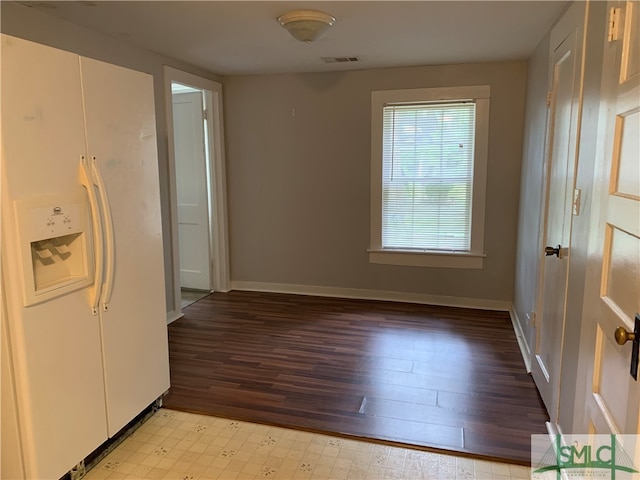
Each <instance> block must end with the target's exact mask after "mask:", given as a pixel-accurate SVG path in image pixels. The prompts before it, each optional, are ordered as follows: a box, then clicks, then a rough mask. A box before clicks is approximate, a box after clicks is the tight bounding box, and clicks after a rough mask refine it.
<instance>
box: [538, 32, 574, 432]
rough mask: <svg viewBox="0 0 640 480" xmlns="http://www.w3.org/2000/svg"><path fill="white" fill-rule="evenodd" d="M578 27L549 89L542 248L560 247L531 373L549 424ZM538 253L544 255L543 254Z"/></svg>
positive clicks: (549, 272)
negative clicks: (547, 147) (544, 229)
mask: <svg viewBox="0 0 640 480" xmlns="http://www.w3.org/2000/svg"><path fill="white" fill-rule="evenodd" d="M581 41H582V40H581V36H580V29H573V30H572V31H571V33H570V34H569V35H568V36H566V37H565V38H564V40H563V41H562V42H561V43H560V45H558V46H557V48H556V49H555V50H554V51H553V54H552V61H553V63H552V67H553V68H552V72H553V84H552V85H553V88H552V98H551V105H550V108H551V110H550V115H549V122H550V123H549V149H548V162H549V163H548V170H547V189H548V190H547V209H546V218H545V225H546V235H545V240H546V245H547V246H549V247H551V248H557V247H558V246H560V248H559V251H558V252H557V254H555V255H554V254H552V255H548V256H545V260H544V265H543V269H542V270H543V284H542V289H541V298H540V305H539V310H538V315H537V319H536V347H535V357H534V361H533V362H532V374H533V378H534V380H535V382H536V385H537V387H538V390H539V391H540V395H541V396H542V399H543V400H544V403H545V405H546V407H547V411H548V412H549V416H550V418H551V421H552V422H555V421H556V420H557V416H558V401H559V398H560V397H559V390H560V376H561V358H562V343H563V335H564V320H565V318H564V317H565V300H566V295H567V278H568V273H569V252H568V248H567V247H568V246H569V243H570V240H571V207H572V193H573V184H574V178H575V161H576V142H577V128H578V115H579V103H580V65H581V63H580V60H581V59H580V54H579V52H578V49H579V48H580V42H581ZM541 254H542V252H541Z"/></svg>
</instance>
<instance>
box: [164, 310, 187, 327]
mask: <svg viewBox="0 0 640 480" xmlns="http://www.w3.org/2000/svg"><path fill="white" fill-rule="evenodd" d="M182 317H184V313H182V311H179V312H176V311H173V312H167V325H169V324H170V323H172V322H175V321H176V320H178V319H179V318H182Z"/></svg>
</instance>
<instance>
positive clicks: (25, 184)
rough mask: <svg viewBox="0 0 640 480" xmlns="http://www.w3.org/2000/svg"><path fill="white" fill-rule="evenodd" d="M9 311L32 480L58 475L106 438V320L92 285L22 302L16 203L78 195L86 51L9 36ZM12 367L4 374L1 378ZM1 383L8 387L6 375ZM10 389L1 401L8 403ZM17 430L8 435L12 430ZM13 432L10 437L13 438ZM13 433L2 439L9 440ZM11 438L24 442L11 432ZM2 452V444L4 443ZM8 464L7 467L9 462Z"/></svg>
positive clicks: (5, 189)
mask: <svg viewBox="0 0 640 480" xmlns="http://www.w3.org/2000/svg"><path fill="white" fill-rule="evenodd" d="M1 59H2V60H1V61H2V78H1V80H2V107H1V108H2V134H1V135H2V154H1V159H0V161H1V165H0V168H1V169H2V174H3V175H2V229H3V242H2V275H3V291H2V295H4V296H5V297H4V300H5V302H6V310H7V315H6V316H4V315H3V320H2V321H3V322H6V325H4V326H3V327H5V328H3V331H5V332H7V333H8V336H9V342H3V344H2V346H3V348H5V349H9V350H10V351H9V352H6V351H5V352H3V357H6V358H10V359H11V367H12V369H13V370H12V372H11V373H12V374H13V377H14V378H13V382H11V383H13V387H14V388H13V391H14V393H15V397H14V398H15V405H16V409H15V410H16V413H17V416H18V418H17V423H16V422H14V420H15V419H12V420H11V421H5V419H3V421H2V429H3V432H2V433H3V437H4V434H5V426H6V425H11V424H14V425H15V424H17V425H19V427H20V428H19V431H20V436H19V437H20V438H19V441H20V442H21V444H22V450H23V457H24V458H23V459H15V458H5V457H3V458H2V461H3V463H4V462H12V461H13V462H20V461H22V463H23V464H24V471H25V474H26V477H27V478H59V477H60V476H62V475H63V474H64V473H66V472H67V471H68V470H69V469H70V468H71V467H73V466H74V465H75V464H77V463H78V462H79V461H80V460H81V459H83V458H84V457H85V456H86V455H88V454H89V453H91V451H93V450H94V449H95V448H97V447H98V446H99V445H100V444H101V443H102V442H103V441H105V440H106V439H107V425H106V421H105V415H106V412H105V391H104V384H103V376H102V358H101V354H100V328H99V317H98V316H92V315H91V314H90V311H89V307H88V293H87V289H86V288H85V289H82V290H76V291H73V292H70V293H66V294H64V295H61V296H57V297H55V298H51V299H49V300H46V301H44V302H42V303H39V304H37V305H32V306H29V307H25V306H24V301H23V299H24V297H23V292H22V291H21V290H22V285H23V283H22V278H23V273H24V272H23V270H22V261H21V258H20V254H19V251H20V250H21V248H23V247H24V245H19V244H18V235H17V218H16V210H15V209H14V200H19V199H27V198H31V197H34V196H41V195H53V196H55V195H59V194H66V193H68V192H79V193H80V195H84V192H83V189H82V187H80V186H79V183H78V165H79V159H80V156H81V155H83V154H84V153H85V136H84V125H83V108H82V96H81V88H80V69H79V61H78V56H77V55H73V54H70V53H67V52H63V51H60V50H56V49H53V48H49V47H45V46H42V45H38V44H35V43H31V42H27V41H24V40H21V39H17V38H14V37H9V36H6V35H2V57H1ZM6 374H7V371H6V370H3V375H6ZM2 383H3V386H5V385H6V383H5V378H3V382H2ZM5 398H6V397H5V391H4V389H3V400H2V401H3V402H4V401H5ZM8 434H10V432H8ZM8 438H12V437H11V436H9V437H8ZM4 441H5V439H4V438H3V442H4ZM12 441H18V439H15V435H14V436H13V440H12ZM3 450H4V445H3ZM3 469H4V468H3Z"/></svg>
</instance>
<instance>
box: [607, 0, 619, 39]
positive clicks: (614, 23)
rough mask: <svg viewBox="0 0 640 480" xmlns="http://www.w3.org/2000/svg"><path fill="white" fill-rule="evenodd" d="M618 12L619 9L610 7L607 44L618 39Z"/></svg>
mask: <svg viewBox="0 0 640 480" xmlns="http://www.w3.org/2000/svg"><path fill="white" fill-rule="evenodd" d="M620 10H621V9H620V7H611V9H610V10H609V31H608V32H607V40H608V41H609V42H615V41H616V40H618V39H619V38H620V36H619V30H620V28H619V26H618V25H619V24H620Z"/></svg>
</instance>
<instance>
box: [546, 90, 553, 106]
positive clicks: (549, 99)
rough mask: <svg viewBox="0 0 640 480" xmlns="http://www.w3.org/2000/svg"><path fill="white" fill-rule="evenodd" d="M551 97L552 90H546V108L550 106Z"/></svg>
mask: <svg viewBox="0 0 640 480" xmlns="http://www.w3.org/2000/svg"><path fill="white" fill-rule="evenodd" d="M552 98H553V92H547V108H548V107H550V106H551V99H552Z"/></svg>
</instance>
